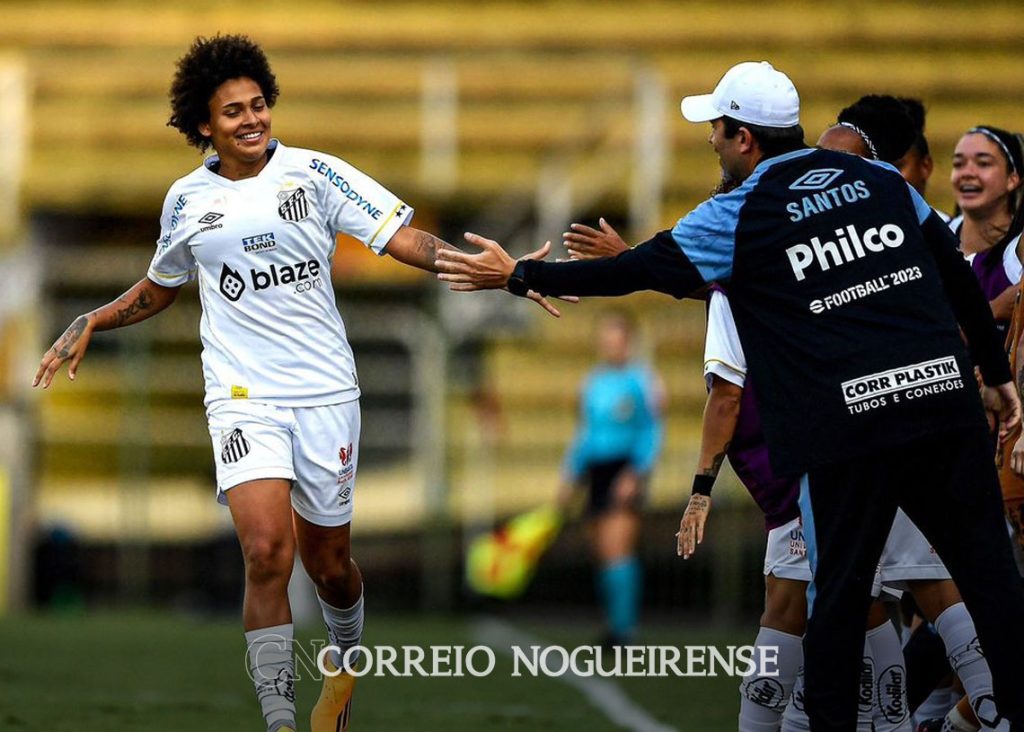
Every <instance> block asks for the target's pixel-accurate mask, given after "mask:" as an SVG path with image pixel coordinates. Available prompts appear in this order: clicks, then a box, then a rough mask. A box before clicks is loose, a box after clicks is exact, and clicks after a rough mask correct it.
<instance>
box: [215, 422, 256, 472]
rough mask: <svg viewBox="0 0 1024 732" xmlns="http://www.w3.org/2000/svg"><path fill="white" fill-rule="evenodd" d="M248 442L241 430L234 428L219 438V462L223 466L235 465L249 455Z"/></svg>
mask: <svg viewBox="0 0 1024 732" xmlns="http://www.w3.org/2000/svg"><path fill="white" fill-rule="evenodd" d="M249 449H250V447H249V441H248V440H246V439H245V435H243V434H242V430H241V429H239V428H237V427H236V428H235V429H233V430H231V431H230V432H229V433H227V434H226V435H221V438H220V461H221V462H222V463H224V464H225V465H230V464H231V463H237V462H238V461H239V460H241V459H242V458H244V457H245V456H246V455H248V454H249Z"/></svg>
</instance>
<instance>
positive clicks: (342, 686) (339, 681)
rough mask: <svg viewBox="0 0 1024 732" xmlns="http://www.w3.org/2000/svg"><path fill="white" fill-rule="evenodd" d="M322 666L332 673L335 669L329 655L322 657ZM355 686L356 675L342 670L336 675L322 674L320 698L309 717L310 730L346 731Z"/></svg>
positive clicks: (350, 715)
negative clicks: (322, 682) (322, 683)
mask: <svg viewBox="0 0 1024 732" xmlns="http://www.w3.org/2000/svg"><path fill="white" fill-rule="evenodd" d="M324 666H325V667H326V668H327V670H328V671H331V672H332V673H333V672H334V671H336V670H337V667H336V666H335V665H334V664H333V663H332V662H331V659H330V657H328V658H325V659H324ZM355 686H356V677H355V676H352V675H351V674H347V673H345V672H344V671H343V672H341V673H340V674H338V675H337V676H324V685H323V687H322V688H321V689H320V698H319V699H317V700H316V705H315V706H314V707H313V713H312V714H311V715H310V717H309V723H310V729H311V732H348V723H349V722H350V721H351V719H352V692H353V691H354V690H355Z"/></svg>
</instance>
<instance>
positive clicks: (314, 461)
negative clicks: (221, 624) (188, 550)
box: [33, 36, 553, 732]
mask: <svg viewBox="0 0 1024 732" xmlns="http://www.w3.org/2000/svg"><path fill="white" fill-rule="evenodd" d="M277 98H278V85H277V81H276V79H275V77H274V74H273V72H272V71H271V69H270V65H269V63H268V61H267V58H266V56H265V55H264V53H263V50H262V49H261V48H260V47H259V46H258V45H256V44H255V43H253V42H252V41H251V40H249V39H248V38H246V37H244V36H217V37H215V38H212V39H204V38H197V39H196V40H195V42H194V43H193V44H192V46H191V48H190V49H189V50H188V52H187V53H186V54H185V56H183V57H182V58H181V59H180V60H179V61H178V65H177V71H176V74H175V76H174V80H173V83H172V86H171V108H172V115H171V118H170V122H169V124H170V125H171V126H172V127H175V128H176V129H178V130H179V131H180V132H181V133H182V134H183V135H184V136H185V138H186V140H187V141H188V142H189V144H191V145H193V146H195V147H196V148H198V149H199V150H200V151H206V150H207V149H208V148H210V147H212V148H213V150H214V152H215V154H214V155H212V156H210V157H208V158H207V159H206V160H205V161H204V162H203V164H202V165H201V166H199V167H198V168H197V169H196V170H194V171H193V172H191V173H189V174H188V175H186V176H185V177H184V178H181V179H180V180H178V181H176V182H175V183H174V184H173V185H172V186H171V189H170V191H169V192H168V194H167V197H166V199H165V201H164V207H163V214H162V215H161V218H160V228H161V233H160V239H159V240H158V242H157V250H156V254H155V256H154V257H153V261H152V264H151V265H150V268H149V271H148V273H147V275H146V277H144V278H143V279H142V280H140V281H139V282H138V283H137V284H136V285H135V286H134V287H132V288H131V289H130V290H128V291H127V292H126V293H124V294H123V295H122V296H121V297H119V298H118V299H117V300H115V301H114V302H111V303H109V304H107V305H105V306H103V307H101V308H99V309H97V310H94V311H92V312H90V313H87V314H85V315H82V316H80V317H78V318H77V319H75V321H74V322H73V323H72V324H71V325H70V326H69V327H68V329H67V330H66V331H65V332H64V334H63V335H62V336H61V337H60V338H59V339H58V340H57V341H56V343H54V345H53V347H52V348H50V349H49V350H48V351H47V352H46V354H45V355H44V356H43V359H42V362H41V363H40V366H39V370H38V372H37V374H36V377H35V381H34V383H33V385H38V384H40V383H41V384H42V385H43V386H44V387H48V386H49V385H50V383H51V382H52V380H53V377H54V374H55V373H56V372H57V370H58V369H59V368H60V366H61V364H63V363H64V362H68V364H69V365H68V376H69V378H71V379H74V378H75V374H76V372H77V370H78V366H79V363H80V362H81V360H82V357H83V356H84V355H85V352H86V348H87V347H88V345H89V339H90V338H91V336H92V334H93V332H94V331H101V330H109V329H112V328H119V327H122V326H126V325H131V324H134V323H138V322H140V321H142V320H145V319H147V318H150V317H152V316H153V315H156V314H157V313H158V312H160V311H161V310H164V309H165V308H167V307H168V306H169V305H171V303H173V302H174V300H175V298H176V297H177V295H178V291H179V289H180V288H181V286H182V285H184V284H185V283H186V282H188V281H189V280H192V279H195V278H198V280H199V296H200V300H201V302H202V306H203V316H202V321H201V323H200V337H201V340H202V343H203V355H202V360H203V373H204V376H205V382H206V401H205V404H206V410H207V418H208V420H209V427H210V437H211V439H212V441H213V448H214V454H215V455H216V465H217V498H218V500H219V501H220V502H221V503H226V504H227V505H228V507H229V508H230V511H231V517H232V520H233V522H234V525H235V530H236V532H237V534H238V539H239V542H240V544H241V548H242V553H243V556H244V559H245V600H244V607H243V623H244V627H245V631H246V633H245V635H246V642H247V648H248V656H249V663H250V669H251V672H252V673H251V676H252V678H253V681H254V684H255V686H256V695H257V698H258V700H259V703H260V707H261V711H262V713H263V716H264V719H265V721H266V727H267V730H268V731H269V732H281V731H282V730H295V729H296V723H295V687H294V677H295V673H294V659H293V656H292V639H293V629H292V623H291V610H290V608H289V605H288V594H287V588H288V580H289V577H290V576H291V572H292V566H293V561H294V554H295V550H296V548H297V549H298V552H299V556H300V558H301V560H302V564H303V567H304V568H305V570H306V572H307V574H308V575H309V577H310V579H311V580H312V581H313V584H314V585H315V586H316V593H317V599H318V600H319V602H320V605H321V608H322V611H323V617H324V621H325V623H326V625H327V630H328V637H329V640H330V643H331V645H333V646H336V647H337V648H338V649H339V651H340V652H333V653H332V655H331V656H330V657H329V658H328V659H327V660H328V662H330V663H333V664H334V666H335V667H336V668H341V667H342V659H343V656H344V654H345V652H346V651H347V650H348V649H350V648H353V647H354V646H356V645H358V643H359V641H360V637H361V634H362V628H363V582H362V575H361V573H360V571H359V567H358V566H357V565H356V563H355V562H354V561H353V560H352V555H351V539H350V525H351V524H350V522H351V519H352V503H353V491H354V488H355V479H356V469H357V465H358V462H359V432H360V415H359V402H358V399H359V385H358V380H357V378H356V372H355V363H354V360H353V356H352V349H351V347H350V346H349V343H348V340H347V337H346V334H345V326H344V324H343V323H342V321H341V318H340V316H339V314H338V309H337V305H336V303H335V296H334V288H333V286H332V283H331V276H330V273H331V258H332V256H333V254H334V248H335V244H336V234H337V233H339V232H341V233H345V234H348V235H351V236H353V237H355V238H356V239H359V240H360V241H362V242H363V244H365V245H366V246H367V247H369V248H370V249H371V250H372V251H374V252H375V253H377V254H379V255H383V254H389V255H391V256H392V257H394V258H395V259H397V260H398V261H400V262H403V263H405V264H408V265H411V266H413V267H418V268H420V269H424V270H431V271H434V270H435V267H434V258H435V255H436V252H437V251H438V250H439V249H441V248H444V247H446V246H449V245H448V244H446V243H445V242H443V241H441V240H440V239H438V238H437V237H435V236H433V235H432V234H429V233H427V232H424V231H419V230H417V229H414V228H411V227H410V226H409V225H408V224H409V222H410V220H411V219H412V214H413V210H412V208H410V207H409V206H408V205H407V204H405V203H403V202H402V201H401V200H400V199H399V198H397V197H396V196H395V195H394V194H392V193H391V192H389V191H388V190H386V189H385V188H383V187H382V186H381V185H380V184H378V183H377V182H376V181H374V180H373V179H371V178H369V177H368V176H366V175H364V174H363V173H361V172H360V171H358V170H356V169H355V168H353V167H352V166H350V165H349V164H347V163H345V162H344V161H342V160H340V159H338V158H336V157H334V156H332V155H327V154H324V153H320V152H315V151H311V150H302V149H299V148H290V147H286V146H285V145H283V144H282V143H280V142H279V141H278V140H276V139H273V138H272V137H271V114H270V110H271V108H272V107H273V106H274V104H275V102H276V101H277ZM537 299H538V300H541V298H537ZM541 304H542V305H545V306H546V307H547V308H548V309H549V310H553V308H550V306H549V305H547V304H546V303H541ZM350 660H354V659H350ZM354 681H355V679H354V677H353V676H352V675H350V674H348V673H341V674H339V675H337V676H333V677H332V676H326V677H325V679H324V686H323V690H322V692H321V696H320V699H319V701H318V702H317V704H316V706H315V707H314V709H313V716H312V729H313V732H341V730H345V729H347V728H348V725H349V721H350V718H351V709H350V707H351V697H352V691H353V685H354Z"/></svg>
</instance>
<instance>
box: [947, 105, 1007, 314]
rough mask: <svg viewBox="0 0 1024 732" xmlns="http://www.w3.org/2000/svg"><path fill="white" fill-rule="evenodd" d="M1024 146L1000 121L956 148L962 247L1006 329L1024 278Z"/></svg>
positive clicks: (954, 177)
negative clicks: (1023, 206)
mask: <svg viewBox="0 0 1024 732" xmlns="http://www.w3.org/2000/svg"><path fill="white" fill-rule="evenodd" d="M1022 175H1024V150H1022V147H1021V139H1020V137H1019V136H1018V135H1015V134H1013V133H1012V132H1007V131H1006V130H1002V129H999V128H998V127H990V126H988V125H980V126H978V127H972V128H971V129H969V130H968V131H967V132H965V133H964V135H963V136H962V137H961V138H960V140H959V142H957V144H956V150H955V151H954V152H953V172H952V174H951V176H950V182H951V184H952V186H953V196H954V197H955V198H956V205H957V210H958V211H959V212H960V213H959V215H958V216H957V217H956V218H954V219H953V220H952V221H950V222H949V226H950V228H951V229H953V231H954V233H955V234H956V235H957V238H958V239H959V240H960V251H962V252H963V254H964V256H965V257H967V260H968V261H969V262H970V263H971V269H973V270H974V274H975V276H976V277H977V278H978V282H979V284H981V290H982V292H984V293H985V296H986V297H987V298H988V299H989V303H990V305H991V306H992V314H993V315H994V316H995V319H996V324H997V325H998V326H999V329H1000V332H1001V333H1004V334H1005V332H1006V329H1007V326H1008V325H1009V322H1010V317H1011V315H1012V313H1013V303H1014V300H1015V298H1016V296H1017V288H1016V285H1017V283H1018V282H1020V279H1021V256H1022V255H1024V250H1022V249H1021V237H1020V233H1021V229H1024V218H1022V217H1021V216H1020V215H1018V214H1019V213H1020V210H1021V198H1022V195H1024V189H1022V187H1021V176H1022Z"/></svg>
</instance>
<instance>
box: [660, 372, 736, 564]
mask: <svg viewBox="0 0 1024 732" xmlns="http://www.w3.org/2000/svg"><path fill="white" fill-rule="evenodd" d="M711 378H712V382H711V392H710V393H709V394H708V400H707V403H706V404H705V405H704V421H703V424H702V428H701V438H700V454H699V457H698V459H697V473H696V475H695V476H694V478H693V493H692V494H691V495H690V501H689V503H688V504H687V506H686V511H685V512H684V513H683V518H682V520H681V521H680V522H679V533H678V534H677V535H676V536H677V537H678V545H677V547H676V552H677V554H679V556H681V557H682V558H683V559H689V558H690V557H691V556H693V553H694V552H695V551H697V545H698V544H700V543H701V542H702V541H703V540H704V524H705V522H706V521H707V518H708V512H709V511H710V510H711V488H712V486H713V485H714V484H715V479H716V478H717V477H718V471H719V470H721V469H722V463H724V462H725V454H726V453H727V452H728V450H729V444H730V443H731V442H732V438H733V435H734V434H735V433H736V422H737V420H738V419H739V416H740V399H741V397H742V396H743V387H740V386H737V385H736V384H732V383H730V382H728V381H726V380H725V379H723V378H721V377H719V376H712V377H711Z"/></svg>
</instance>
